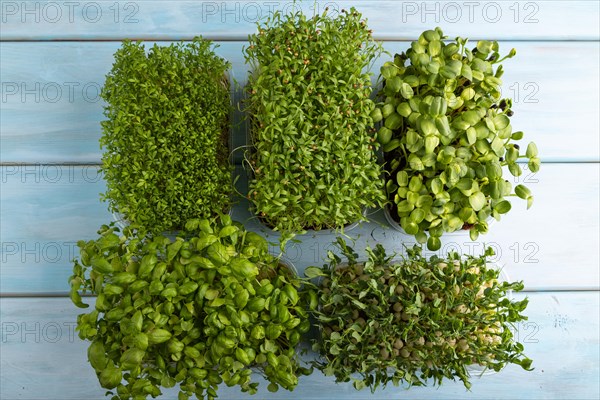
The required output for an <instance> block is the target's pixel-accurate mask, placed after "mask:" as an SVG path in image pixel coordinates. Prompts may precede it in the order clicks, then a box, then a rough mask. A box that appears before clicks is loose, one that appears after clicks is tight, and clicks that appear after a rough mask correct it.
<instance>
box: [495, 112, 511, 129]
mask: <svg viewBox="0 0 600 400" xmlns="http://www.w3.org/2000/svg"><path fill="white" fill-rule="evenodd" d="M508 124H510V119H508V117H507V116H506V115H505V114H499V115H496V116H495V117H494V126H495V127H496V129H497V130H500V129H504V128H506V127H507V126H508Z"/></svg>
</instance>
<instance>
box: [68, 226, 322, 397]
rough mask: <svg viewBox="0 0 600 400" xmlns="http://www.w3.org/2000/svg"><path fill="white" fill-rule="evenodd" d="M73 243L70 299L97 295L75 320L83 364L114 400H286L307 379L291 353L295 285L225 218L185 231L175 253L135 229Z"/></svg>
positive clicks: (302, 315) (173, 246)
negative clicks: (222, 393) (174, 398)
mask: <svg viewBox="0 0 600 400" xmlns="http://www.w3.org/2000/svg"><path fill="white" fill-rule="evenodd" d="M98 233H99V235H100V236H99V237H98V238H97V239H95V240H90V241H87V242H86V241H80V242H79V243H78V246H79V248H80V256H79V259H77V260H75V264H74V268H73V276H72V277H71V278H70V284H71V299H72V301H73V303H74V304H75V305H77V306H78V307H87V305H86V304H84V303H83V299H82V298H81V295H80V293H91V294H95V295H97V298H96V302H95V309H94V310H93V311H92V312H90V313H87V314H80V315H79V316H78V318H77V331H78V334H79V337H80V338H81V339H84V340H89V341H90V342H91V344H90V346H89V348H88V360H89V362H90V364H91V366H92V367H93V368H94V370H95V371H96V374H97V376H98V379H99V382H100V384H101V386H102V387H104V388H107V389H109V392H107V395H112V396H113V397H112V399H113V400H121V399H136V400H139V399H145V398H146V397H147V396H148V395H150V396H152V397H155V396H158V395H160V394H161V389H160V388H161V387H165V388H170V387H173V386H175V385H177V384H178V385H179V389H180V394H179V399H188V398H189V397H190V396H192V395H195V396H196V397H197V398H199V399H208V400H211V399H214V398H216V397H217V389H218V385H219V384H220V383H224V384H226V385H228V386H235V385H238V386H239V387H240V388H241V390H242V391H243V392H249V393H251V394H253V393H256V391H257V387H258V383H256V382H252V381H251V375H252V372H253V371H256V372H258V373H260V374H262V375H263V376H264V378H265V379H266V380H267V381H268V382H270V384H269V386H268V389H269V390H271V391H275V390H277V389H278V388H279V387H282V388H285V389H287V390H292V389H294V387H296V385H297V384H298V376H299V375H303V374H304V375H307V374H310V373H311V371H312V369H310V368H306V367H304V366H302V365H301V364H300V358H299V355H298V353H297V351H296V346H297V344H298V343H299V341H300V339H301V336H302V334H303V333H306V332H307V331H308V329H309V328H310V322H309V320H308V312H307V309H306V305H305V304H304V298H305V297H304V296H303V294H302V292H300V291H299V288H300V284H301V280H300V278H298V277H297V276H295V274H294V273H293V272H292V271H291V270H290V269H289V267H287V266H286V265H285V264H284V263H282V261H281V260H280V259H279V258H278V257H275V256H273V255H271V254H270V253H269V252H268V243H267V241H266V240H265V239H264V238H262V237H261V236H260V235H258V234H256V233H254V232H249V231H245V230H244V229H243V227H241V225H239V224H237V223H235V222H232V221H231V218H230V217H229V216H228V215H223V216H221V217H220V218H219V219H216V220H190V221H188V222H187V223H186V225H185V231H183V232H182V235H181V236H179V237H177V238H176V240H175V241H171V240H170V239H169V238H167V237H164V236H162V235H159V236H149V235H147V234H146V233H145V230H143V229H140V228H138V227H136V226H134V225H130V226H128V227H125V228H124V230H123V233H122V234H121V233H119V230H118V228H114V227H109V226H106V225H104V226H102V228H101V229H100V230H99V231H98Z"/></svg>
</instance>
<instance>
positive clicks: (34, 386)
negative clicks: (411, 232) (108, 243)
mask: <svg viewBox="0 0 600 400" xmlns="http://www.w3.org/2000/svg"><path fill="white" fill-rule="evenodd" d="M515 297H516V298H518V299H521V298H522V297H523V295H521V294H519V295H517V296H515ZM528 297H529V299H530V303H529V306H528V308H527V310H526V315H528V317H529V320H528V321H526V322H523V323H521V324H519V325H518V326H517V329H516V332H517V334H518V338H519V341H521V342H522V343H524V346H525V352H526V354H527V355H528V356H529V357H530V358H532V359H533V361H534V363H533V367H534V368H535V370H534V371H533V372H525V371H524V370H522V369H521V368H520V367H518V366H509V367H507V368H506V369H504V370H503V371H501V372H500V373H497V374H493V375H489V376H483V377H480V378H474V379H473V387H472V391H471V392H468V391H466V390H465V389H464V387H463V386H462V384H461V383H459V382H451V381H446V382H445V383H444V385H443V386H442V387H441V388H439V389H436V388H411V389H410V391H405V390H404V389H403V388H394V387H393V386H391V385H390V387H388V388H386V389H385V390H378V391H377V392H376V393H375V394H371V393H370V392H368V391H367V390H363V391H360V392H357V391H355V390H354V389H353V388H352V386H351V385H350V384H337V385H336V384H335V383H334V382H333V380H332V379H331V378H329V377H325V376H323V375H322V374H321V373H318V372H315V373H314V374H313V375H311V376H309V377H302V378H301V379H300V384H299V386H298V388H297V389H296V390H295V391H294V392H293V393H290V392H287V391H284V390H280V391H279V392H278V393H276V394H272V393H269V392H268V391H267V390H266V385H265V384H264V381H263V380H262V379H260V378H258V377H253V379H257V381H259V382H261V385H260V390H259V393H258V394H257V395H256V396H254V397H253V396H248V395H244V394H242V393H240V392H239V390H238V389H237V388H227V387H222V388H221V389H220V392H219V398H220V399H223V400H233V399H236V400H237V399H239V400H242V399H253V398H256V399H303V400H309V399H310V400H325V399H332V398H340V399H341V398H343V399H348V400H367V399H369V400H370V399H373V400H375V399H378V400H384V399H398V398H411V399H431V398H436V399H458V398H461V399H498V398H500V397H501V398H503V399H519V400H520V399H578V400H583V399H597V398H598V396H599V395H600V388H599V375H598V373H599V367H598V356H599V351H600V348H599V334H600V332H599V326H598V318H597V316H598V313H599V311H600V310H599V294H598V293H597V292H582V293H564V292H560V293H559V292H555V293H552V292H551V293H531V294H528ZM85 300H89V301H91V302H92V304H93V299H89V298H88V299H85ZM86 302H88V301H86ZM80 312H81V311H80V310H79V309H77V308H75V307H74V306H73V305H72V304H71V303H70V301H69V300H68V299H66V298H59V299H6V298H4V299H2V300H1V311H0V323H1V326H2V332H1V341H2V359H1V361H0V362H1V364H0V366H1V368H2V377H1V378H0V379H1V381H0V397H1V398H2V399H5V400H14V399H28V400H34V399H35V400H37V399H39V400H42V399H47V400H56V399H59V398H60V399H63V400H68V399H77V400H80V399H86V400H96V399H98V400H100V399H103V398H104V397H103V396H104V392H105V390H104V389H102V388H101V387H100V386H99V384H98V382H97V379H96V376H95V374H94V372H93V370H92V368H91V367H90V366H89V364H88V363H87V357H86V348H87V345H88V343H87V342H83V341H81V340H80V339H79V338H78V337H77V336H76V334H75V333H74V327H75V324H76V316H77V314H79V313H80ZM314 357H315V354H314V353H309V354H308V355H307V356H305V359H306V360H307V361H308V360H311V359H314ZM176 398H177V392H176V391H174V390H169V391H165V395H164V396H163V397H161V399H165V400H167V399H176Z"/></svg>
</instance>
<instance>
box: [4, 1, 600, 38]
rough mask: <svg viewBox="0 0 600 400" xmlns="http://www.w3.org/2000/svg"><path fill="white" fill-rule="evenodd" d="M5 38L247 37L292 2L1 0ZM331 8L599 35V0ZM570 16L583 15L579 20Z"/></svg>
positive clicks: (311, 6) (451, 29)
mask: <svg viewBox="0 0 600 400" xmlns="http://www.w3.org/2000/svg"><path fill="white" fill-rule="evenodd" d="M0 4H1V6H2V11H1V14H2V25H3V27H2V28H3V33H2V37H3V39H4V40H71V39H76V40H98V39H101V40H112V39H121V38H124V37H135V38H145V39H151V40H170V39H181V38H187V39H191V38H192V37H193V36H195V35H198V34H203V35H205V36H207V37H212V38H216V39H230V40H245V38H246V36H247V35H248V34H249V33H251V32H254V31H255V30H256V24H255V23H256V21H258V20H259V19H261V18H264V17H266V16H267V15H268V14H269V13H270V12H272V11H273V10H276V9H277V10H283V11H288V10H291V9H292V7H293V4H292V1H288V0H285V1H251V0H243V1H190V0H188V1H170V2H168V5H167V3H164V2H161V1H152V0H150V1H145V0H137V1H131V2H130V1H114V0H99V1H94V2H74V3H69V2H54V1H8V0H2V1H1V2H0ZM326 6H329V7H330V9H332V10H341V9H342V8H344V7H345V8H349V7H350V6H355V7H356V8H357V9H358V10H359V11H360V12H362V13H363V14H364V16H365V17H366V18H368V20H369V25H370V27H371V28H372V29H373V30H374V31H375V36H377V37H379V38H385V39H391V40H404V39H414V38H415V37H416V36H418V34H419V33H421V32H422V31H423V30H424V29H429V28H432V27H434V26H438V25H439V26H442V27H444V28H445V29H446V30H447V31H448V33H449V34H450V35H451V36H456V35H465V34H466V35H469V36H473V37H479V38H481V36H482V35H484V34H485V35H486V38H494V39H525V40H532V39H534V40H535V39H544V40H597V39H598V2H596V1H535V2H530V1H476V2H466V1H465V2H463V1H402V2H400V1H393V0H386V1H377V2H373V1H367V0H361V1H356V0H354V1H330V0H323V1H318V2H313V1H310V0H309V1H304V2H302V4H301V8H302V9H303V10H304V12H305V13H307V14H309V15H312V14H313V13H314V12H315V11H316V12H322V11H323V10H324V8H325V7H326ZM572 21H578V23H577V24H573V23H572Z"/></svg>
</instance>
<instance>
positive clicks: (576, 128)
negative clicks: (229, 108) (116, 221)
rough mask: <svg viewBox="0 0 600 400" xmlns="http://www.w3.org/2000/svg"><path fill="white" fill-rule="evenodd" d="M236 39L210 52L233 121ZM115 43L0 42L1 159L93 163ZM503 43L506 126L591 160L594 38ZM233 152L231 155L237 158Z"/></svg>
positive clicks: (595, 143)
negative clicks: (229, 92) (225, 63)
mask: <svg viewBox="0 0 600 400" xmlns="http://www.w3.org/2000/svg"><path fill="white" fill-rule="evenodd" d="M162 44H165V43H162ZM244 44H245V42H223V43H220V47H219V48H217V50H216V52H217V54H218V55H220V56H221V57H224V58H225V59H228V60H230V61H231V62H232V66H233V77H234V79H235V80H236V81H237V82H238V86H237V89H236V91H235V95H234V103H235V109H236V110H238V111H236V116H235V120H236V121H238V120H239V119H240V118H241V117H242V116H243V115H242V113H241V112H240V111H239V109H240V108H241V107H243V105H241V104H240V98H241V86H242V85H244V84H245V79H246V75H247V70H248V67H247V66H246V65H245V64H244V59H243V55H242V48H243V46H244ZM408 45H409V43H408V42H387V43H386V44H385V48H386V49H387V50H388V51H389V52H390V53H391V54H392V55H393V54H394V53H395V52H401V51H403V50H405V49H406V48H407V47H408ZM118 47H119V43H115V42H94V43H79V42H68V43H4V44H3V45H2V47H1V48H0V56H1V57H0V68H1V70H2V118H1V121H0V140H1V141H2V146H1V148H0V161H1V162H5V163H7V162H31V163H61V162H82V163H88V162H99V160H100V157H101V150H100V147H99V145H98V139H99V137H100V121H101V120H102V119H103V118H104V117H103V115H102V104H103V103H102V101H101V99H100V98H99V97H98V93H99V92H98V91H99V89H100V88H101V86H102V85H103V83H104V76H105V75H106V74H107V73H108V71H109V70H110V68H111V65H112V55H113V53H114V52H115V51H116V49H117V48H118ZM512 47H515V48H516V49H517V52H518V54H517V57H516V58H514V59H511V60H508V61H507V62H506V65H505V70H506V73H505V76H504V77H503V80H504V85H503V90H504V95H505V96H507V97H512V98H513V99H514V100H515V101H514V107H513V108H514V111H515V116H514V119H513V127H514V128H515V130H522V131H524V132H525V134H526V136H525V140H526V141H529V140H533V141H535V142H536V143H537V145H538V147H539V149H540V154H541V157H542V160H544V161H598V160H600V155H599V152H600V150H599V148H600V142H599V135H598V131H599V129H600V128H599V120H598V118H597V115H598V109H599V108H600V94H599V93H598V90H597V88H598V87H599V85H600V83H599V76H600V71H599V70H598V68H599V67H598V62H597V60H598V58H599V57H600V48H599V47H598V45H597V43H582V42H576V43H566V42H563V43H551V42H527V43H525V42H502V43H501V49H503V50H504V52H508V51H509V50H510V49H511V48H512ZM389 58H390V56H387V55H384V56H382V57H380V58H379V59H378V60H377V61H376V62H375V64H374V68H373V71H376V72H377V73H378V71H379V67H380V65H381V64H382V63H383V62H384V61H386V60H388V59H389ZM573 88H577V90H573ZM594 116H596V118H595V117H594ZM566 133H568V136H565V135H566ZM233 137H234V141H233V143H234V147H237V146H240V145H243V144H244V143H245V137H246V133H245V126H244V125H243V124H242V125H239V124H236V125H235V128H234V131H233ZM240 158H241V153H240V152H237V153H236V160H237V161H239V160H240Z"/></svg>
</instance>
